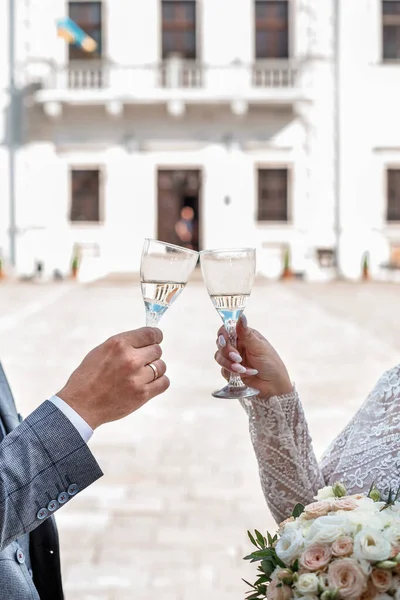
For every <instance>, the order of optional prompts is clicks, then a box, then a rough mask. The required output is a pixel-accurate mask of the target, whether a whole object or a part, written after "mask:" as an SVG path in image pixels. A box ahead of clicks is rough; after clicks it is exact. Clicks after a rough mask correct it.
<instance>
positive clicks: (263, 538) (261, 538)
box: [254, 529, 266, 548]
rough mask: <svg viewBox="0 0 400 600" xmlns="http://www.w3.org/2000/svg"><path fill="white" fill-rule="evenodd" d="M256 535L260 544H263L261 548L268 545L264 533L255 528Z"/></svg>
mask: <svg viewBox="0 0 400 600" xmlns="http://www.w3.org/2000/svg"><path fill="white" fill-rule="evenodd" d="M254 532H255V534H256V537H257V542H258V543H259V545H260V546H261V548H265V546H266V539H265V537H264V536H263V535H261V533H260V532H259V531H257V529H255V530H254Z"/></svg>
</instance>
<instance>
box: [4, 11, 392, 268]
mask: <svg viewBox="0 0 400 600" xmlns="http://www.w3.org/2000/svg"><path fill="white" fill-rule="evenodd" d="M291 4H292V17H293V29H292V35H291V49H292V53H293V56H294V57H295V58H296V57H297V58H300V59H302V60H303V59H304V60H305V62H303V65H304V67H303V70H302V81H303V82H305V83H306V92H307V93H306V97H303V99H302V100H300V97H301V96H302V94H301V93H300V96H299V101H298V102H297V101H296V102H294V103H293V104H292V106H291V107H289V108H287V109H283V108H279V109H278V108H277V107H274V106H272V105H268V104H265V105H260V106H258V107H250V109H249V112H248V113H247V114H246V115H243V116H242V117H236V116H234V115H233V114H231V110H230V106H229V104H227V105H225V106H221V107H220V108H216V107H213V106H212V104H208V105H203V106H201V105H199V106H193V107H190V109H188V110H187V113H186V114H185V115H184V116H183V117H181V119H180V120H176V119H174V118H173V117H171V116H170V115H169V114H168V112H167V110H166V106H165V104H164V105H160V106H159V107H158V108H156V107H152V106H147V107H144V106H134V107H125V113H124V116H122V117H120V118H119V119H118V118H117V119H112V118H111V117H110V116H109V115H108V114H107V112H106V110H105V107H104V106H102V105H100V106H98V107H96V108H93V107H90V106H87V107H84V106H83V107H78V106H76V107H68V106H64V109H63V114H62V116H61V117H60V118H59V119H58V120H55V121H52V120H51V119H50V118H49V117H47V116H45V115H44V114H43V111H42V108H41V107H34V108H28V109H27V114H26V117H27V123H28V140H27V145H26V146H25V148H24V149H23V151H21V152H20V154H19V156H18V167H17V168H18V178H19V179H18V189H17V192H18V212H17V215H18V223H19V226H20V227H21V228H22V229H23V230H25V233H23V234H21V235H20V236H19V242H18V243H19V246H18V248H19V258H20V265H19V266H20V269H22V270H24V269H27V268H28V265H29V264H31V263H32V260H33V259H32V257H33V255H34V254H35V253H39V254H40V253H42V254H43V253H44V254H46V252H48V253H49V250H46V248H47V249H48V248H52V252H51V258H50V259H48V262H49V264H50V263H54V262H57V261H58V262H59V263H60V264H61V263H62V264H63V265H64V266H65V265H66V266H68V263H69V260H70V254H71V250H72V246H73V244H74V242H75V241H89V242H90V241H92V242H95V243H98V244H100V246H101V258H102V261H103V263H104V265H105V268H109V269H115V268H120V269H126V270H129V269H131V268H133V269H135V268H137V266H138V260H139V259H138V257H139V255H140V248H141V243H142V239H143V237H145V236H154V235H156V233H157V232H156V210H157V198H156V171H157V167H158V166H159V165H163V166H165V165H168V166H171V167H172V166H174V165H176V166H177V167H184V166H187V167H190V166H192V167H194V166H195V167H197V168H201V169H202V171H203V175H204V176H203V187H202V199H201V201H202V218H203V222H202V233H203V238H202V241H203V245H205V246H208V247H210V246H221V245H230V244H234V243H241V244H250V243H256V245H257V247H258V248H260V249H261V248H263V247H264V245H265V244H266V243H278V244H286V243H289V244H290V245H291V247H292V254H293V260H294V266H295V267H296V268H298V269H300V270H301V269H303V268H304V265H305V255H307V254H310V253H311V254H312V252H313V251H314V249H315V248H318V247H329V246H334V243H335V230H334V227H335V194H334V191H335V183H336V181H335V145H334V143H335V121H334V117H335V104H334V91H335V89H334V70H333V54H334V12H333V7H334V5H335V2H334V0H327V1H325V2H321V1H320V0H291ZM21 6H22V4H21ZM65 6H66V3H65V2H64V0H31V4H30V17H31V18H30V22H29V27H28V28H24V27H22V25H20V26H19V29H18V44H17V48H18V56H19V59H20V60H22V59H23V58H24V57H26V55H27V54H29V56H30V57H31V58H47V59H50V58H55V60H56V61H57V62H59V63H60V64H62V63H63V62H65V60H66V57H67V46H66V44H65V42H64V41H63V40H60V39H57V37H56V35H55V20H56V19H57V18H59V17H61V16H63V14H65ZM6 8H7V7H6V3H0V33H1V35H0V107H1V104H2V103H3V105H4V104H5V103H6V100H7V96H6V93H5V89H6V79H7V64H6V50H7V14H6ZM21 10H22V9H21V7H20V10H19V13H18V15H19V17H18V18H19V19H20V20H22V18H23V15H22V12H21ZM341 11H342V13H341V22H340V32H341V33H340V40H341V59H340V73H341V75H340V88H341V112H340V119H341V121H340V125H341V127H340V129H341V148H340V168H341V180H340V184H341V185H340V199H341V219H342V236H341V250H342V252H341V257H342V269H343V271H344V272H345V274H346V275H347V276H349V277H358V276H359V273H360V260H361V256H362V253H363V252H364V251H366V250H369V251H370V252H371V258H372V261H373V265H372V266H373V269H374V270H375V271H377V270H378V265H379V263H380V262H382V260H384V259H385V258H386V257H387V254H388V240H389V239H397V237H398V239H400V227H398V226H397V225H390V226H389V227H388V226H387V224H386V222H385V214H386V190H385V169H386V166H387V165H388V164H391V165H392V164H399V165H400V127H396V123H397V122H398V116H397V115H398V106H399V105H400V87H399V85H398V81H399V73H400V72H399V69H400V66H396V65H392V66H389V65H382V64H381V58H380V56H381V33H380V32H381V26H380V0H360V2H357V3H353V2H343V1H342V2H341ZM198 17H199V27H198V47H199V58H200V60H202V61H203V62H204V63H205V64H206V65H211V66H212V65H214V66H223V65H229V64H230V63H232V62H233V61H236V60H239V61H242V62H244V63H250V62H251V61H252V60H253V58H254V31H253V22H254V15H253V1H252V0H235V2H232V3H230V5H229V14H227V8H226V2H225V0H202V1H201V2H199V3H198ZM104 19H105V45H104V49H105V53H106V55H107V56H108V57H109V58H110V59H111V60H112V61H114V62H115V63H117V64H121V65H137V66H140V65H155V64H156V63H158V62H159V61H160V59H161V56H160V53H161V43H160V3H159V2H158V0H147V1H146V2H145V3H143V2H142V0H129V1H128V0H112V1H108V2H106V1H104ZM355 22H358V23H359V26H358V27H355V26H354V23H355ZM2 49H3V52H2V51H1V50H2ZM149 73H150V71H149ZM151 76H152V77H154V74H153V75H151ZM217 83H218V82H217V81H216V85H217ZM303 91H304V90H303ZM300 92H301V90H300ZM303 96H304V94H303ZM307 96H308V99H307ZM1 115H2V113H1V112H0V134H1V136H2V134H3V131H4V118H3V117H2V116H1ZM228 137H231V138H232V139H233V144H232V145H231V146H230V147H227V145H226V143H225V140H226V139H227V138H228ZM128 138H131V142H130V143H128V144H127V143H126V142H127V139H128ZM135 140H136V141H135ZM6 158H7V153H6V151H5V149H4V145H2V146H0V174H1V176H2V180H3V182H4V185H2V196H1V198H0V247H1V246H4V245H5V244H6V246H7V245H8V236H7V234H6V230H7V227H8V194H7V168H6V166H7V162H6ZM78 164H91V165H93V166H98V165H101V166H102V168H103V172H104V211H105V212H104V215H105V221H104V223H102V224H99V225H95V224H94V225H90V226H86V225H84V224H79V225H77V224H75V225H71V224H70V223H69V221H68V210H69V190H68V169H69V167H70V166H75V165H78ZM265 165H288V166H289V167H290V168H291V173H292V186H291V193H290V215H291V219H290V222H289V223H287V224H283V225H282V224H277V225H274V224H258V223H257V222H256V220H255V215H256V193H257V190H256V183H257V182H256V169H257V166H265ZM227 197H228V198H229V200H230V202H229V204H228V205H227V204H226V203H225V198H227ZM38 227H39V228H40V227H41V228H42V229H37V228H38ZM40 231H42V234H41V233H38V232H40ZM50 231H53V232H56V234H54V233H53V235H52V236H51V235H50V233H49V232H50ZM46 232H47V233H46ZM57 243H58V244H59V256H57V253H56V252H54V246H55V244H57ZM35 248H36V250H35ZM263 252H264V251H263ZM49 255H50V254H49Z"/></svg>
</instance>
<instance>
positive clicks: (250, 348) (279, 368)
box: [215, 316, 293, 399]
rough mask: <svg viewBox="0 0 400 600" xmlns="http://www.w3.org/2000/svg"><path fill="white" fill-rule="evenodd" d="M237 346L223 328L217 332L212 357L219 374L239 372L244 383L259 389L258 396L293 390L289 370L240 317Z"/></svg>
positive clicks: (225, 374) (269, 346)
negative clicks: (214, 351) (235, 346)
mask: <svg viewBox="0 0 400 600" xmlns="http://www.w3.org/2000/svg"><path fill="white" fill-rule="evenodd" d="M236 331H237V349H236V348H234V347H233V346H232V345H231V344H230V343H229V337H228V334H227V331H226V329H225V327H221V329H220V330H219V331H218V336H217V346H218V350H217V352H216V354H215V360H216V361H217V363H218V364H219V365H220V366H221V367H222V375H223V376H224V377H225V379H229V374H230V373H235V374H239V375H240V376H241V377H242V379H243V381H244V382H245V383H246V385H249V386H251V387H253V388H256V389H257V390H260V395H259V397H260V398H264V399H268V398H271V397H272V396H283V395H284V394H290V393H291V392H292V391H293V385H292V382H291V381H290V377H289V373H288V372H287V369H286V367H285V365H284V363H283V361H282V359H281V358H280V356H279V355H278V353H277V352H276V350H275V349H274V348H273V347H272V346H271V344H270V343H269V342H267V340H266V339H265V338H264V337H263V336H262V335H261V333H259V332H258V331H256V330H255V329H251V328H250V327H248V326H247V319H246V317H245V316H242V317H241V319H240V320H239V322H238V324H237V328H236Z"/></svg>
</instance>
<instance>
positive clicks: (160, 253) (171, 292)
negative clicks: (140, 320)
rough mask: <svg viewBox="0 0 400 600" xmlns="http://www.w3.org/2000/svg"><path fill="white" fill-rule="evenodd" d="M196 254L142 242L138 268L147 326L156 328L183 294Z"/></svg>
mask: <svg viewBox="0 0 400 600" xmlns="http://www.w3.org/2000/svg"><path fill="white" fill-rule="evenodd" d="M198 258H199V253H198V252H195V251H194V250H187V249H186V248H181V247H180V246H174V245H173V244H167V243H166V242H160V241H158V240H151V239H145V241H144V245H143V252H142V262H141V266H140V281H141V285H142V296H143V300H144V305H145V309H146V325H147V326H148V327H157V326H158V322H159V320H160V319H161V317H162V316H163V315H164V313H165V312H166V311H167V309H168V308H169V307H170V306H171V304H172V303H173V302H175V300H176V299H177V298H178V296H179V295H180V294H181V292H182V291H183V289H184V287H185V285H186V283H187V282H188V279H189V277H190V275H191V273H192V271H193V269H194V268H195V266H196V264H197V261H198Z"/></svg>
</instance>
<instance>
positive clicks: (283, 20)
mask: <svg viewBox="0 0 400 600" xmlns="http://www.w3.org/2000/svg"><path fill="white" fill-rule="evenodd" d="M255 38H256V48H255V51H256V59H265V58H289V3H288V0H262V1H256V3H255Z"/></svg>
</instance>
